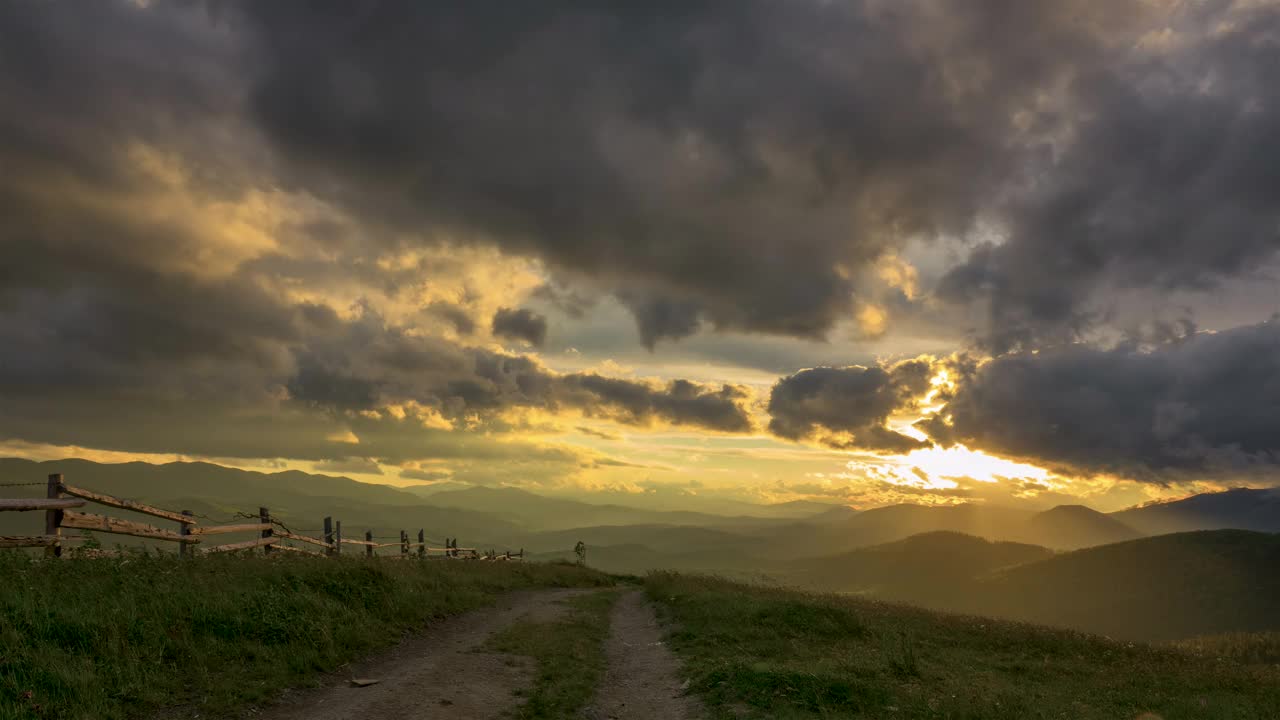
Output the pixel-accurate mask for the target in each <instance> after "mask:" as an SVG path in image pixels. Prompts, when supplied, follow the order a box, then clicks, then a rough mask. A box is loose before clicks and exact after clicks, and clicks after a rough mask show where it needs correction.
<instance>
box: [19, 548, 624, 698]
mask: <svg viewBox="0 0 1280 720" xmlns="http://www.w3.org/2000/svg"><path fill="white" fill-rule="evenodd" d="M0 579H2V580H3V582H0V719H3V720H10V719H16V718H24V719H28V718H58V719H60V720H87V719H90V718H92V719H93V720H109V719H113V718H126V717H146V716H149V715H153V714H155V713H156V711H157V710H159V709H160V708H162V707H164V706H170V705H174V704H181V705H184V706H186V707H187V708H188V709H191V710H195V711H198V712H199V713H200V715H201V716H204V717H211V716H212V717H216V716H218V715H220V714H225V713H228V712H230V711H232V710H233V709H234V708H236V707H237V706H242V705H244V704H246V703H252V702H258V701H262V700H265V699H268V698H270V697H271V696H272V695H273V694H274V693H275V692H277V691H278V690H280V689H282V688H284V687H287V686H297V685H305V684H307V683H308V682H310V681H312V680H313V679H314V678H316V677H317V676H318V675H319V673H321V672H324V671H328V670H332V669H334V668H335V667H337V666H339V665H341V664H342V663H344V662H347V661H349V660H352V659H354V658H356V657H359V656H361V655H364V654H367V653H369V652H371V651H373V650H376V649H378V648H381V647H385V646H388V645H390V644H392V643H394V642H395V641H396V640H397V639H398V638H399V637H400V636H401V635H402V634H403V633H404V632H406V631H410V630H413V629H416V628H420V627H422V626H423V625H424V624H425V623H427V622H429V621H431V620H432V619H434V618H440V617H443V616H447V615H452V614H455V613H459V612H462V611H465V610H470V609H473V608H476V607H480V606H483V605H486V604H488V603H489V602H491V601H492V600H493V599H494V598H495V597H496V596H497V595H498V594H499V593H502V592H506V591H509V590H515V589H521V588H532V587H592V586H607V585H611V584H612V580H610V579H609V578H608V577H607V576H605V575H602V574H600V573H597V572H594V571H591V570H587V569H584V568H579V567H574V566H569V565H543V564H534V563H530V564H516V563H512V564H505V563H504V564H488V563H470V562H444V561H434V562H416V561H409V562H405V561H398V560H382V561H374V562H368V561H364V560H357V559H349V560H348V559H341V560H339V559H320V558H300V557H292V556H290V557H282V558H278V559H272V560H270V561H266V560H264V559H262V558H256V559H252V560H250V559H246V558H235V557H209V558H201V559H200V560H198V561H196V562H182V561H180V560H178V559H177V558H174V557H172V556H169V557H154V556H152V557H148V556H145V555H141V554H139V555H136V556H132V557H126V558H111V559H68V560H63V561H59V562H38V561H34V560H32V559H30V558H29V557H27V556H25V555H22V554H19V553H12V552H6V553H0Z"/></svg>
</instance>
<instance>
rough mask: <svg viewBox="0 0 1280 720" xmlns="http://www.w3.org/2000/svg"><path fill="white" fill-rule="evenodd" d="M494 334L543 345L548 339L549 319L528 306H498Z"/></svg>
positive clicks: (494, 316) (537, 345)
mask: <svg viewBox="0 0 1280 720" xmlns="http://www.w3.org/2000/svg"><path fill="white" fill-rule="evenodd" d="M493 334H494V335H497V336H499V337H504V338H508V339H510V340H523V341H524V342H527V343H529V344H530V345H532V346H534V347H542V345H543V344H544V343H545V342H546V341H547V319H546V318H545V317H543V316H541V315H539V314H538V313H536V312H534V311H532V310H529V309H526V308H519V309H512V308H505V307H504V308H498V311H497V312H495V313H494V314H493Z"/></svg>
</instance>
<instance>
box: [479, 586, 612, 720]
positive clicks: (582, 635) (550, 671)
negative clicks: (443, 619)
mask: <svg viewBox="0 0 1280 720" xmlns="http://www.w3.org/2000/svg"><path fill="white" fill-rule="evenodd" d="M617 599H618V594H617V592H614V591H602V592H594V593H591V594H588V595H579V596H577V597H573V598H569V599H567V600H565V601H563V602H564V603H565V604H567V605H568V606H569V610H568V613H567V614H566V615H565V616H564V617H561V618H557V619H555V620H552V621H550V622H535V621H532V620H522V621H519V622H516V623H514V624H512V625H511V626H510V627H508V628H507V629H505V630H503V631H502V632H501V633H498V634H497V635H495V636H494V637H493V638H491V639H490V640H489V642H488V643H486V645H485V649H487V650H490V651H493V652H503V653H510V654H512V655H524V656H526V657H532V658H533V659H534V660H535V661H536V663H537V671H536V672H537V675H536V677H535V678H534V683H533V688H532V689H531V690H530V691H529V692H528V693H527V694H526V697H525V702H523V703H522V704H521V705H520V706H518V707H517V708H516V710H515V711H514V713H513V716H514V717H516V718H519V719H520V720H553V719H555V718H569V717H575V716H576V714H577V712H578V711H579V710H581V709H582V707H583V706H585V705H586V703H587V702H588V701H589V700H590V699H591V696H592V695H593V694H595V690H596V687H597V686H598V685H599V683H600V679H601V678H602V677H603V676H604V669H605V662H606V660H605V652H604V642H605V639H606V638H607V637H608V635H609V611H610V610H611V609H612V608H613V605H614V602H615V601H617Z"/></svg>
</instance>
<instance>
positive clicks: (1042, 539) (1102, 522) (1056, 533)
mask: <svg viewBox="0 0 1280 720" xmlns="http://www.w3.org/2000/svg"><path fill="white" fill-rule="evenodd" d="M1142 535H1143V533H1140V532H1138V531H1137V530H1134V529H1133V528H1131V527H1129V526H1128V525H1125V524H1124V523H1123V522H1121V521H1120V520H1117V519H1116V518H1114V517H1112V516H1110V515H1106V514H1103V513H1100V512H1098V511H1097V510H1093V509H1091V508H1087V507H1085V506H1083V505H1059V506H1057V507H1055V508H1052V509H1050V510H1046V511H1044V512H1042V513H1037V514H1036V515H1034V516H1032V517H1031V518H1030V519H1028V520H1027V524H1026V527H1025V528H1024V530H1023V534H1022V538H1023V539H1024V540H1025V541H1026V542H1032V543H1035V544H1037V545H1044V546H1045V547H1050V548H1054V549H1058V550H1075V549H1077V548H1084V547H1092V546H1094V545H1107V544H1110V543H1115V542H1123V541H1125V540H1133V539H1136V538H1139V537H1142Z"/></svg>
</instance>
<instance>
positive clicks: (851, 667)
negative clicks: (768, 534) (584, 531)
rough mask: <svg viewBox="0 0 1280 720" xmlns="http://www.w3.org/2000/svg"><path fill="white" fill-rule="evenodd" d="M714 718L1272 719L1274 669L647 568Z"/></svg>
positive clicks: (674, 640) (1278, 680)
mask: <svg viewBox="0 0 1280 720" xmlns="http://www.w3.org/2000/svg"><path fill="white" fill-rule="evenodd" d="M646 589H647V591H648V593H649V595H650V597H652V598H653V599H654V600H655V601H656V603H657V605H658V608H659V611H660V612H661V614H662V615H663V616H664V618H665V619H666V620H667V621H669V622H671V623H673V627H674V629H673V631H672V636H671V646H672V648H673V650H675V652H676V653H677V655H678V656H679V657H680V658H681V660H682V661H683V662H684V664H685V672H686V675H687V677H688V679H689V680H690V683H691V685H690V687H691V689H692V690H693V691H695V692H697V693H698V694H700V695H701V696H702V698H703V699H704V701H705V702H706V703H707V706H708V708H709V712H710V713H711V716H712V717H713V718H739V717H747V718H779V719H788V718H940V719H947V720H962V719H964V720H979V719H981V720H1034V719H1038V718H1045V719H1047V718H1072V719H1073V720H1074V719H1080V720H1086V719H1097V720H1103V719H1105V720H1114V719H1116V718H1124V719H1131V718H1135V717H1137V716H1139V715H1141V714H1142V713H1144V712H1151V713H1156V714H1157V716H1158V717H1160V718H1163V720H1190V719H1192V718H1195V719H1196V720H1201V719H1210V720H1216V719H1221V720H1226V719H1227V718H1250V719H1252V718H1278V717H1280V668H1277V667H1275V666H1270V667H1263V666H1245V665H1243V664H1238V663H1234V662H1229V661H1224V660H1218V659H1216V658H1207V657H1203V656H1199V655H1196V654H1193V653H1189V652H1186V651H1183V650H1178V649H1169V648H1157V647H1153V646H1149V645H1144V644H1134V643H1119V642H1113V641H1110V640H1106V639H1104V638H1100V637H1097V636H1091V635H1085V634H1082V633H1076V632H1071V631H1060V630H1050V629H1046V628H1041V627H1035V626H1030V625H1024V624H1018V623H1010V622H1001V621H997V620H991V619H987V618H976V617H966V616H960V615H947V614H941V613H933V612H928V611H925V610H919V609H915V608H911V607H907V606H902V605H892V604H886V603H876V602H870V601H866V600H857V599H852V598H849V597H841V596H835V595H818V594H808V593H802V592H796V591H788V590H780V589H774V588H764V587H752V586H746V585H740V584H736V583H732V582H729V581H726V580H721V579H715V578H707V577H699V576H684V575H678V574H673V573H655V574H652V575H650V576H649V577H648V578H647V580H646Z"/></svg>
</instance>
